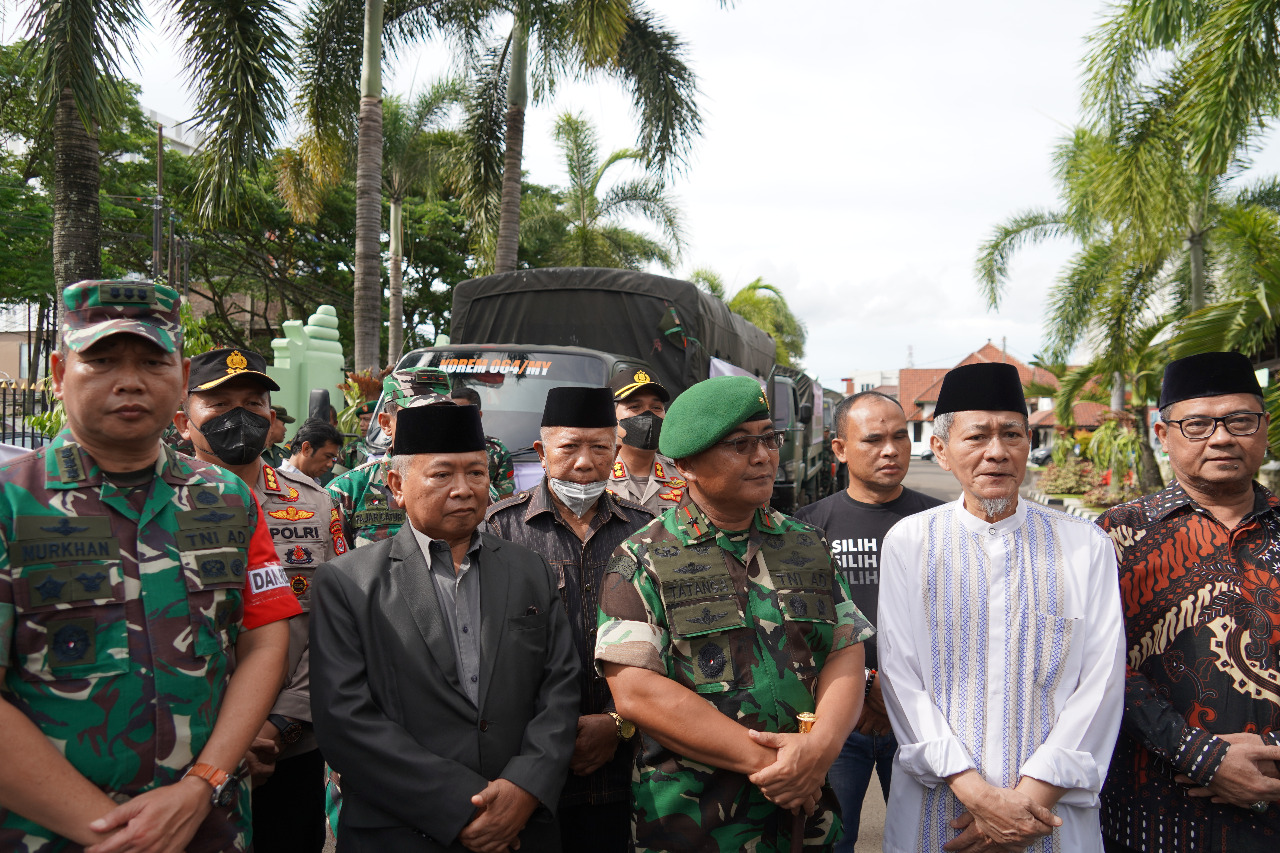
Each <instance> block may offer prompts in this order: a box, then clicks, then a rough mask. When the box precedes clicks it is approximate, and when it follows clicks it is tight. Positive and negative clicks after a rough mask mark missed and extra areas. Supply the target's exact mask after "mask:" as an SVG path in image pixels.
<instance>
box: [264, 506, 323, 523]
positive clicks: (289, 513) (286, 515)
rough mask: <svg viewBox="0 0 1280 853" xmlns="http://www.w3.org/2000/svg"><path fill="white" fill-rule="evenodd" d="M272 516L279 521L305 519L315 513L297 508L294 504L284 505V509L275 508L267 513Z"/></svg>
mask: <svg viewBox="0 0 1280 853" xmlns="http://www.w3.org/2000/svg"><path fill="white" fill-rule="evenodd" d="M267 515H269V516H271V517H272V518H278V519H280V520H281V521H305V520H306V519H308V518H311V517H312V516H313V515H315V513H314V512H308V511H307V510H305V509H298V508H297V507H296V506H289V507H285V508H284V509H276V510H272V511H271V512H269V513H267Z"/></svg>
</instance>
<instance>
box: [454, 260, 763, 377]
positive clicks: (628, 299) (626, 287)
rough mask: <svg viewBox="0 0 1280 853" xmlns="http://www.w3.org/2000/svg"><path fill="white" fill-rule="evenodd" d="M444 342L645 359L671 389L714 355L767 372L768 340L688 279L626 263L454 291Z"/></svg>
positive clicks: (524, 273)
mask: <svg viewBox="0 0 1280 853" xmlns="http://www.w3.org/2000/svg"><path fill="white" fill-rule="evenodd" d="M450 341H451V342H452V343H453V344H455V345H457V344H526V345H530V344H542V345H551V346H578V347H586V348H587V349H594V350H602V351H604V352H610V353H615V354H617V355H624V356H630V357H633V358H642V359H644V360H645V361H647V362H649V364H651V365H652V366H653V368H654V370H656V371H657V373H658V380H659V381H660V382H662V383H663V385H665V386H666V387H667V390H669V391H671V393H672V394H678V393H680V392H681V391H683V390H684V389H685V388H688V387H689V386H690V385H692V384H693V383H695V382H700V381H701V380H703V379H706V378H707V371H708V367H709V365H710V362H711V359H712V358H719V359H722V360H724V361H728V362H730V363H732V364H736V365H737V366H739V367H742V368H745V369H746V370H747V371H749V372H750V373H753V374H755V375H757V376H764V377H767V376H768V375H769V372H770V370H771V369H772V367H773V362H774V354H775V348H774V344H773V338H771V337H769V336H768V335H767V334H765V333H764V332H762V331H761V330H760V329H758V328H756V327H755V326H753V325H752V324H750V323H748V322H747V321H746V320H744V319H742V318H741V317H739V316H737V315H736V314H734V313H732V312H731V311H730V310H729V309H728V308H727V307H726V306H725V304H724V302H723V301H721V300H719V299H717V298H716V297H714V296H712V295H711V294H709V293H706V292H704V291H701V290H699V289H698V288H696V287H694V286H693V285H692V284H689V283H688V282H686V281H680V280H678V279H674V278H665V277H663V276H657V275H650V274H649V273H643V272H634V271H632V270H613V269H592V268H581V267H571V268H569V267H567V268H559V269H539V270H517V271H515V272H510V273H501V274H498V275H490V276H485V277H484V278H474V279H471V280H470V281H464V282H463V283H462V284H459V285H458V286H457V287H456V288H454V291H453V316H452V323H451V328H450Z"/></svg>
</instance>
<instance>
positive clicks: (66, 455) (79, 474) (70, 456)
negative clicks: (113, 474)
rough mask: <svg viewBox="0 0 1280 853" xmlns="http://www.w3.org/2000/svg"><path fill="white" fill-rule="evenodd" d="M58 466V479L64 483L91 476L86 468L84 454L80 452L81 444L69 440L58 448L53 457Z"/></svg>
mask: <svg viewBox="0 0 1280 853" xmlns="http://www.w3.org/2000/svg"><path fill="white" fill-rule="evenodd" d="M53 461H54V464H55V465H57V466H58V479H60V480H61V481H62V482H64V483H76V482H79V481H80V480H84V479H86V478H87V477H88V476H89V472H88V471H87V470H85V464H84V456H82V455H81V453H80V445H78V444H76V443H74V442H71V441H68V442H67V443H66V444H63V445H62V446H61V447H59V448H58V449H57V451H56V452H55V453H54V457H53Z"/></svg>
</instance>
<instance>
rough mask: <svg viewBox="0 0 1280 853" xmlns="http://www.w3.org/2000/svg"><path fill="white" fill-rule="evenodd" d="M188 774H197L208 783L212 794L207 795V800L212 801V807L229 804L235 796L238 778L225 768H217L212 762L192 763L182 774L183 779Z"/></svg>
mask: <svg viewBox="0 0 1280 853" xmlns="http://www.w3.org/2000/svg"><path fill="white" fill-rule="evenodd" d="M188 776H198V777H200V778H201V779H203V780H204V781H206V782H208V783H209V785H210V786H211V787H212V788H213V794H212V795H211V796H210V797H209V801H210V802H211V803H213V805H214V808H220V807H222V806H229V805H231V802H232V800H234V799H235V798H236V790H237V786H238V784H239V782H240V778H239V777H238V776H232V775H231V774H230V773H228V772H227V771H225V770H219V769H218V768H217V767H214V766H213V765H212V764H193V765H191V769H189V770H188V771H187V772H186V773H183V774H182V778H183V779H185V778H187V777H188Z"/></svg>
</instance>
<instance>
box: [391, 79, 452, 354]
mask: <svg viewBox="0 0 1280 853" xmlns="http://www.w3.org/2000/svg"><path fill="white" fill-rule="evenodd" d="M461 96H462V84H461V82H460V81H458V80H455V79H448V80H441V81H439V82H437V83H435V84H433V85H432V86H431V87H430V88H429V89H428V90H427V91H426V92H424V93H423V94H422V95H420V96H419V97H418V99H417V100H416V101H414V102H413V103H412V104H411V105H410V104H406V103H405V102H404V101H403V100H402V99H400V98H395V97H392V98H388V99H387V101H386V103H385V104H384V105H383V114H382V118H383V122H382V134H383V135H382V149H383V154H382V163H383V175H382V183H383V188H384V190H385V191H386V194H387V199H388V200H389V201H390V203H391V229H390V240H389V242H390V249H391V253H390V254H391V258H390V260H391V288H390V300H389V305H388V307H389V312H390V320H389V322H388V323H387V361H386V363H387V364H395V363H396V361H397V360H398V359H399V357H400V349H401V346H402V345H403V342H404V290H403V284H402V281H403V278H402V276H403V272H402V261H403V255H404V249H403V244H404V226H403V209H404V200H405V197H406V196H407V195H409V193H411V192H419V191H421V192H425V193H427V194H428V195H431V194H433V193H434V188H435V184H436V183H437V182H438V180H439V176H440V174H441V173H442V172H443V171H444V165H443V162H442V161H443V160H444V159H445V158H446V157H447V156H448V152H449V151H450V150H451V149H452V148H453V147H454V146H455V144H456V141H455V138H454V135H453V134H448V133H440V132H437V133H435V134H432V133H429V132H428V129H429V128H431V126H432V125H435V124H437V123H438V122H439V120H440V119H441V118H443V117H444V115H445V114H446V113H447V111H448V109H449V107H450V106H452V105H453V104H456V103H458V101H459V100H460V98H461Z"/></svg>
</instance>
